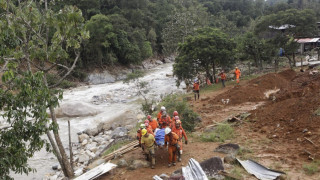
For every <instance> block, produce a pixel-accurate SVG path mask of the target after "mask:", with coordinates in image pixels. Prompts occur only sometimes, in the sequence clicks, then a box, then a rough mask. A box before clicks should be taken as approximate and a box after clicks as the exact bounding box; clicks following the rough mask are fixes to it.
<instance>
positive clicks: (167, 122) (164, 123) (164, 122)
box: [159, 116, 171, 129]
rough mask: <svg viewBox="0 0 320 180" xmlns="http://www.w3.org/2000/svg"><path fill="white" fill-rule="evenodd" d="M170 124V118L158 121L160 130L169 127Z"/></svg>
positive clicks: (162, 118)
mask: <svg viewBox="0 0 320 180" xmlns="http://www.w3.org/2000/svg"><path fill="white" fill-rule="evenodd" d="M170 124H171V119H170V116H166V117H162V116H161V118H160V119H159V125H160V126H161V128H162V129H163V128H166V127H167V126H170Z"/></svg>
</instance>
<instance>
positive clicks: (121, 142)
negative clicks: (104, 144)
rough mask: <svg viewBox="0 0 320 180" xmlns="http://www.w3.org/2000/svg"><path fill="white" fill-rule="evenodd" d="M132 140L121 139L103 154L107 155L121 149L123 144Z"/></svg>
mask: <svg viewBox="0 0 320 180" xmlns="http://www.w3.org/2000/svg"><path fill="white" fill-rule="evenodd" d="M129 142H130V141H128V140H124V141H119V142H116V143H115V144H114V145H112V146H111V147H110V148H108V149H107V150H106V151H105V152H104V153H103V156H106V155H108V154H110V153H112V152H114V151H116V150H118V149H120V148H121V147H122V146H124V145H126V144H128V143H129Z"/></svg>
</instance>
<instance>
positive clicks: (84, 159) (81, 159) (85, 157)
mask: <svg viewBox="0 0 320 180" xmlns="http://www.w3.org/2000/svg"><path fill="white" fill-rule="evenodd" d="M87 161H89V156H88V155H86V154H80V155H79V160H78V162H80V163H84V162H87Z"/></svg>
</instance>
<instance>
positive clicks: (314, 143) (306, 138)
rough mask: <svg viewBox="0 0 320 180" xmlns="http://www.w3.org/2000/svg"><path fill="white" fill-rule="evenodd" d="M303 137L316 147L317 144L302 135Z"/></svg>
mask: <svg viewBox="0 0 320 180" xmlns="http://www.w3.org/2000/svg"><path fill="white" fill-rule="evenodd" d="M304 139H305V140H307V141H308V142H310V143H311V144H313V145H314V146H316V147H317V145H316V144H315V143H314V142H312V141H311V140H310V139H308V138H306V137H304Z"/></svg>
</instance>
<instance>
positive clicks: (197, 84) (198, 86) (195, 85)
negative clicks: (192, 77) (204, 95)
mask: <svg viewBox="0 0 320 180" xmlns="http://www.w3.org/2000/svg"><path fill="white" fill-rule="evenodd" d="M193 90H195V91H199V90H200V85H199V83H193Z"/></svg>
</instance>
